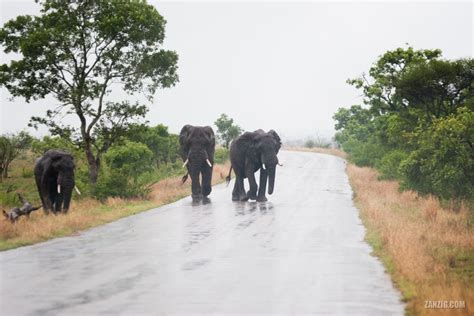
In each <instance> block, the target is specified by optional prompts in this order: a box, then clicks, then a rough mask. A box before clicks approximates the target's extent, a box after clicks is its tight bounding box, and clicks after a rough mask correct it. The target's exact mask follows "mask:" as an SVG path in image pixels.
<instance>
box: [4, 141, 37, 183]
mask: <svg viewBox="0 0 474 316" xmlns="http://www.w3.org/2000/svg"><path fill="white" fill-rule="evenodd" d="M31 142H32V137H31V136H30V135H29V134H28V133H26V132H20V133H18V134H10V135H2V136H0V181H3V179H6V178H8V167H9V166H10V164H11V162H12V161H13V160H15V158H17V157H18V156H19V155H20V154H21V153H23V152H24V151H25V150H27V149H28V148H29V147H30V145H31Z"/></svg>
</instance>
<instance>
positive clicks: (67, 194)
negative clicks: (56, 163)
mask: <svg viewBox="0 0 474 316" xmlns="http://www.w3.org/2000/svg"><path fill="white" fill-rule="evenodd" d="M74 187H75V182H74V172H64V171H63V172H60V173H59V174H58V178H57V193H58V194H62V204H63V205H58V207H59V208H58V210H60V209H61V207H63V208H64V212H67V211H68V209H69V205H70V203H71V198H72V191H73V190H74Z"/></svg>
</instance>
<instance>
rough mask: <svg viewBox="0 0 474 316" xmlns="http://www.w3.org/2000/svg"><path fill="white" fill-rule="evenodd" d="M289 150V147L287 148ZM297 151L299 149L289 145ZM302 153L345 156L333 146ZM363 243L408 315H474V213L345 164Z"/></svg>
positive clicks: (465, 205) (363, 169)
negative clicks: (436, 304)
mask: <svg viewBox="0 0 474 316" xmlns="http://www.w3.org/2000/svg"><path fill="white" fill-rule="evenodd" d="M290 150H291V149H290ZM293 150H300V149H293ZM302 151H310V152H319V153H326V154H332V155H336V156H339V157H343V158H345V153H344V152H342V151H339V150H337V149H330V150H328V149H324V148H322V149H321V148H318V149H306V150H302ZM347 173H348V175H349V180H350V183H351V186H352V189H353V191H354V202H355V204H356V206H357V207H358V209H359V210H360V217H361V219H362V221H363V223H364V225H365V227H366V236H365V239H366V241H367V242H368V243H369V244H370V245H371V246H372V248H373V254H374V255H375V256H377V257H379V258H380V260H381V261H382V262H383V264H384V266H385V268H386V270H387V272H388V273H389V274H390V276H391V278H392V281H393V282H394V284H395V285H396V286H397V287H398V288H399V289H400V291H401V293H402V299H403V301H404V302H406V304H407V305H406V314H407V315H474V306H473V305H474V221H473V218H474V215H473V210H472V209H469V207H468V205H467V204H464V205H462V206H461V209H460V211H459V212H454V211H453V210H451V209H449V208H448V207H443V206H442V205H441V204H440V202H439V201H438V199H436V198H433V197H423V196H420V195H418V194H417V193H416V192H413V191H403V192H401V191H400V190H399V184H398V182H396V181H385V180H379V174H378V173H377V171H376V170H374V169H372V168H367V167H357V166H355V165H354V164H350V163H349V164H348V165H347ZM426 301H448V302H449V301H463V302H464V305H465V307H464V308H456V309H455V308H452V309H448V308H425V302H426Z"/></svg>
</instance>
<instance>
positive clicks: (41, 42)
mask: <svg viewBox="0 0 474 316" xmlns="http://www.w3.org/2000/svg"><path fill="white" fill-rule="evenodd" d="M39 2H40V4H41V5H42V9H41V14H40V16H28V15H24V16H18V17H17V18H16V19H13V20H10V21H8V22H7V23H6V24H5V25H4V26H3V28H1V29H0V44H1V45H2V46H3V49H4V51H5V53H16V54H19V55H20V56H21V58H20V59H19V60H13V61H11V62H10V63H9V64H2V65H0V84H1V85H4V86H5V87H6V88H7V89H8V90H9V92H10V93H11V94H12V95H13V97H20V96H21V97H24V98H25V99H26V101H27V102H30V101H31V100H37V99H40V98H44V97H46V96H47V95H52V96H54V97H55V98H56V99H57V100H58V101H59V102H60V105H59V106H58V107H57V108H55V109H52V110H48V111H47V113H46V116H45V117H44V118H39V117H33V118H32V121H31V125H32V126H35V127H36V126H37V125H38V124H43V125H46V126H47V127H49V130H50V132H51V134H52V135H59V136H61V137H65V138H71V139H72V140H73V141H74V142H75V143H76V144H77V145H78V146H80V147H81V148H82V150H83V151H84V153H85V156H86V161H87V163H88V167H89V179H90V181H91V182H92V183H95V182H96V181H97V177H98V174H99V167H100V159H101V156H102V155H103V153H105V152H106V151H107V150H108V148H109V147H110V146H111V145H112V144H113V142H115V141H116V140H117V138H118V136H120V133H122V132H123V131H124V130H125V129H126V128H127V125H128V124H130V123H132V122H134V121H135V120H136V119H137V118H140V117H143V116H144V115H145V113H146V110H147V108H146V106H144V105H139V104H134V105H131V104H130V103H129V102H127V101H124V102H118V103H117V102H111V101H107V98H108V97H110V94H111V85H112V84H114V86H115V87H117V86H120V87H122V88H123V90H124V91H126V92H127V93H130V94H132V93H140V94H142V95H143V96H145V97H147V99H148V100H150V101H151V100H152V99H153V95H154V93H155V92H156V90H157V89H159V88H166V87H171V86H173V85H174V84H175V83H176V82H177V81H178V76H177V73H176V70H177V60H178V56H177V54H176V53H175V52H173V51H168V50H164V49H162V48H161V47H162V43H163V40H164V37H165V24H166V21H165V20H164V19H163V17H162V16H161V15H160V14H159V13H158V12H157V10H156V9H155V8H154V7H153V6H151V5H148V4H147V3H146V1H139V0H136V1H120V0H115V1H72V0H69V1H68V0H43V1H39ZM65 115H75V116H76V117H77V118H78V120H79V128H75V127H72V126H67V125H64V124H62V123H61V120H62V118H63V117H64V116H65Z"/></svg>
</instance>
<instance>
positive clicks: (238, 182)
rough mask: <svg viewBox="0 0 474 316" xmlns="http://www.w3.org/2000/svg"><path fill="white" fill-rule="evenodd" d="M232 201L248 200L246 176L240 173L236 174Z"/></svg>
mask: <svg viewBox="0 0 474 316" xmlns="http://www.w3.org/2000/svg"><path fill="white" fill-rule="evenodd" d="M232 201H247V196H246V194H245V186H244V178H243V177H242V176H240V175H238V174H236V177H235V184H234V190H233V191H232Z"/></svg>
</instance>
